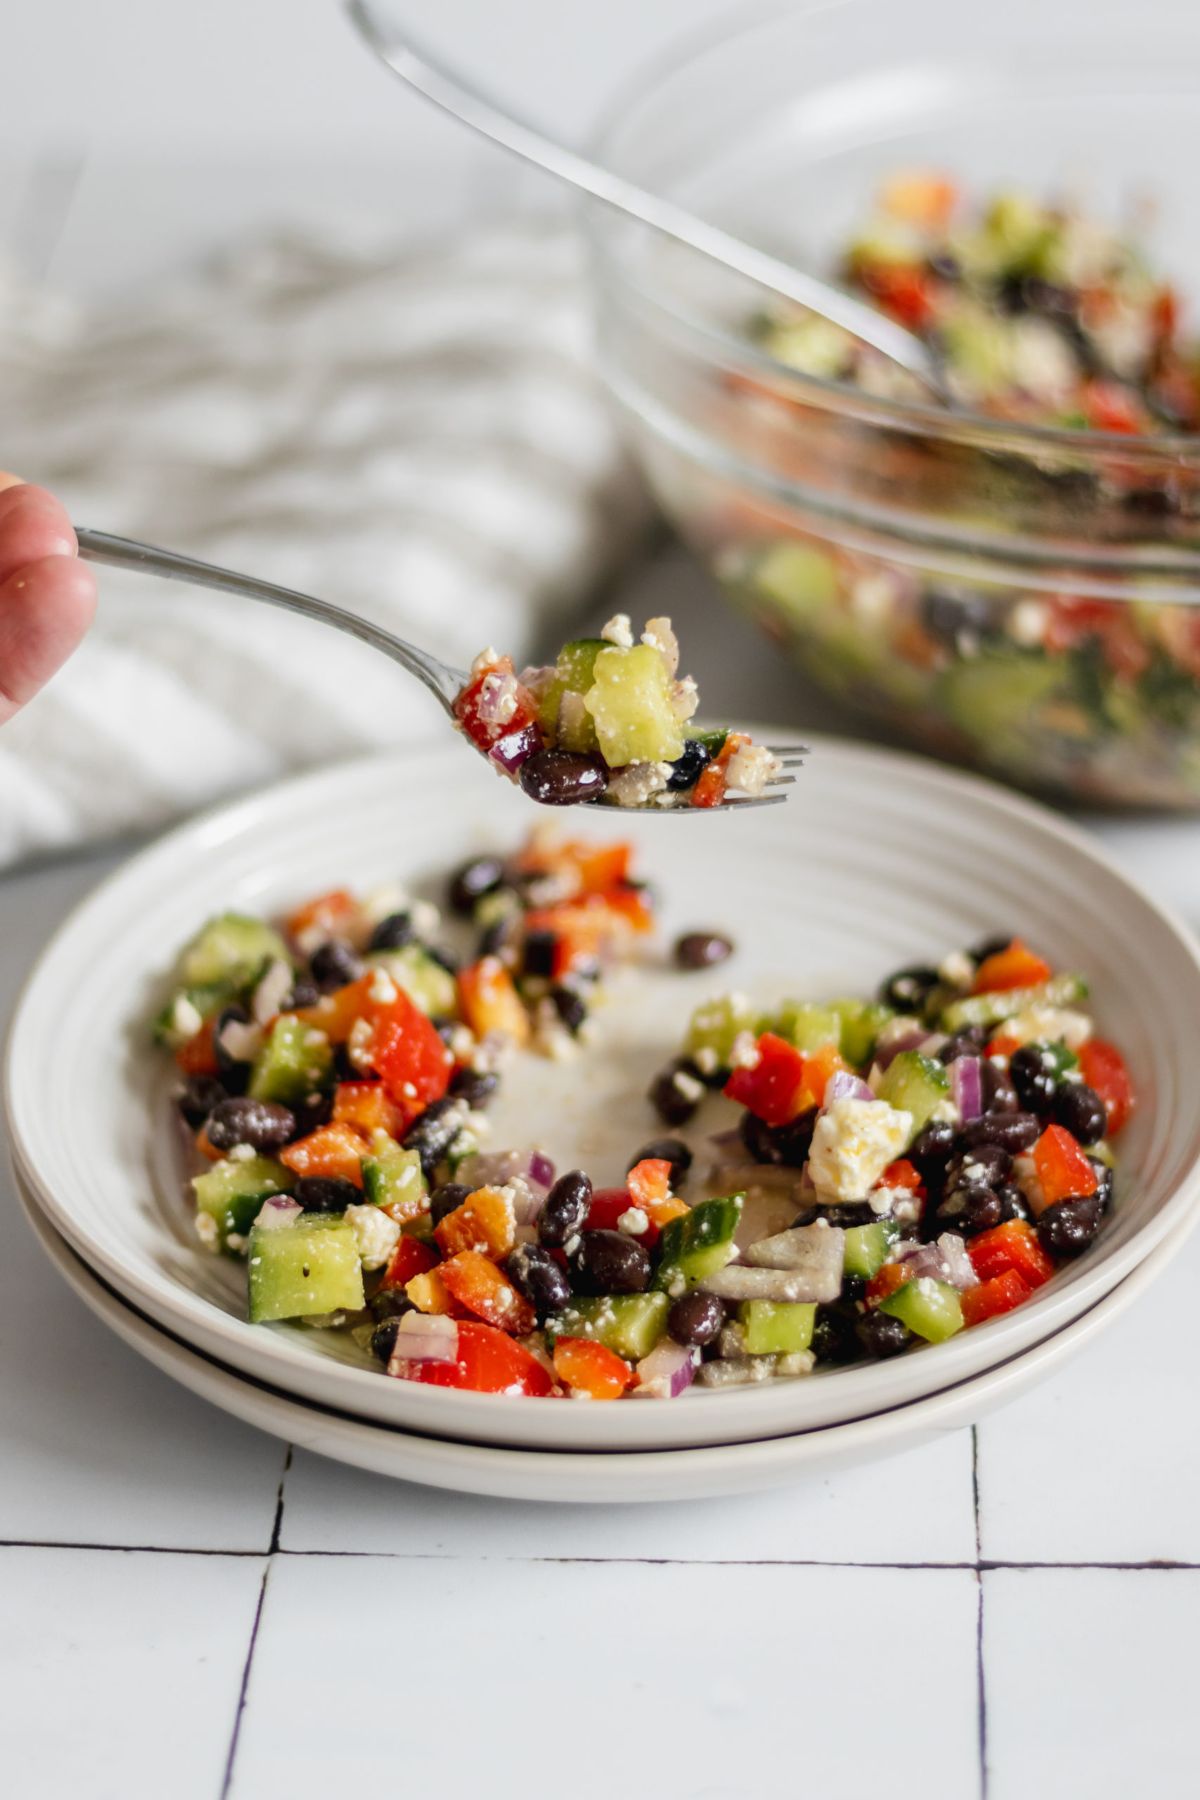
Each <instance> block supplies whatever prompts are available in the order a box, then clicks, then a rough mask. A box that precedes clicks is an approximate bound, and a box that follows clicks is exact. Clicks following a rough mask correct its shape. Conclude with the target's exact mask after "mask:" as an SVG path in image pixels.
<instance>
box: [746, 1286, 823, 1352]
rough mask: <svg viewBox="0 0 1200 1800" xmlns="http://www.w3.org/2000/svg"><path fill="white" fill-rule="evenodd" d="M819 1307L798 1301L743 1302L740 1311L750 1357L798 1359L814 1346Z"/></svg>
mask: <svg viewBox="0 0 1200 1800" xmlns="http://www.w3.org/2000/svg"><path fill="white" fill-rule="evenodd" d="M816 1317H817V1309H816V1307H815V1306H813V1305H810V1304H808V1303H805V1302H802V1301H795V1300H743V1302H742V1304H741V1306H740V1307H739V1308H738V1319H739V1320H740V1322H741V1327H742V1333H743V1340H744V1342H745V1346H746V1354H747V1355H748V1356H794V1355H796V1354H797V1353H798V1352H799V1351H801V1350H807V1349H808V1347H809V1345H810V1344H811V1343H812V1334H813V1326H814V1324H815V1323H816Z"/></svg>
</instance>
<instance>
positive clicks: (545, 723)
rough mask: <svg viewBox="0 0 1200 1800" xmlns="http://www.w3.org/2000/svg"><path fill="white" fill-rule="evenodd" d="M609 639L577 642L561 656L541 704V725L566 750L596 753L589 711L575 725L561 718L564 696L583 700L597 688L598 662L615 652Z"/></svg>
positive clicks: (594, 732)
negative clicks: (590, 689)
mask: <svg viewBox="0 0 1200 1800" xmlns="http://www.w3.org/2000/svg"><path fill="white" fill-rule="evenodd" d="M611 647H612V646H611V645H610V644H609V642H608V640H607V638H575V639H574V641H573V642H572V643H569V644H564V645H563V647H562V649H561V650H560V651H559V653H558V660H557V662H556V663H555V667H554V675H553V677H552V678H551V680H550V681H549V682H547V684H546V687H545V689H544V690H543V693H542V697H541V700H540V701H539V703H538V723H539V724H540V725H541V727H542V730H543V731H545V732H548V733H549V734H550V735H551V736H552V737H553V738H554V739H555V741H556V743H557V745H558V747H559V748H560V749H562V750H579V751H584V752H590V751H592V750H595V749H596V727H595V725H594V723H593V721H592V716H591V714H590V713H589V712H588V711H587V710H586V708H585V709H583V711H582V712H581V713H580V715H579V716H578V718H577V719H576V720H575V722H574V725H573V726H572V724H570V723H568V722H567V721H565V720H561V719H560V718H559V708H560V706H561V705H562V697H563V695H564V694H568V693H569V694H578V695H579V697H580V698H581V699H582V698H583V696H584V694H586V693H587V691H588V689H589V688H590V687H592V686H593V685H594V684H595V679H596V673H595V671H596V658H597V657H598V656H599V654H600V652H601V651H602V650H608V649H611Z"/></svg>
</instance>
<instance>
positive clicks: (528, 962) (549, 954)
mask: <svg viewBox="0 0 1200 1800" xmlns="http://www.w3.org/2000/svg"><path fill="white" fill-rule="evenodd" d="M557 949H558V938H557V937H556V935H555V934H554V932H553V931H527V932H526V933H525V944H524V948H523V950H522V953H521V959H522V962H523V963H524V967H525V973H526V975H544V976H546V977H547V978H549V977H550V976H551V975H553V973H554V953H555V951H556V950H557Z"/></svg>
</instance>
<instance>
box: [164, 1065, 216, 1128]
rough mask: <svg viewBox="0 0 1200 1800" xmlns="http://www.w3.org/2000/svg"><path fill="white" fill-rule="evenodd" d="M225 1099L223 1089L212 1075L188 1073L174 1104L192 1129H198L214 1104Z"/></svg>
mask: <svg viewBox="0 0 1200 1800" xmlns="http://www.w3.org/2000/svg"><path fill="white" fill-rule="evenodd" d="M224 1099H225V1089H224V1088H223V1087H222V1086H221V1083H220V1082H219V1081H218V1080H217V1079H216V1077H215V1076H214V1075H189V1076H188V1078H187V1080H186V1081H185V1082H184V1084H183V1092H182V1093H181V1094H180V1096H179V1098H178V1100H177V1101H176V1103H175V1104H176V1105H177V1106H178V1108H179V1110H180V1112H181V1113H182V1114H183V1116H184V1118H185V1119H186V1120H187V1123H188V1124H189V1125H190V1126H191V1128H192V1130H193V1131H199V1129H200V1127H201V1125H203V1123H204V1121H205V1119H207V1117H208V1115H209V1113H210V1112H211V1111H212V1110H213V1107H214V1106H217V1105H219V1104H220V1102H221V1101H222V1100H224Z"/></svg>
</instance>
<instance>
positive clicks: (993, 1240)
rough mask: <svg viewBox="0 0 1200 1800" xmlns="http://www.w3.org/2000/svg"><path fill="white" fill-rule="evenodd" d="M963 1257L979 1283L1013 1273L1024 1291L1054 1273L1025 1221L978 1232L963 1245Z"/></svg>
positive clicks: (1038, 1284) (1044, 1280)
mask: <svg viewBox="0 0 1200 1800" xmlns="http://www.w3.org/2000/svg"><path fill="white" fill-rule="evenodd" d="M967 1255H968V1256H969V1257H970V1259H971V1267H972V1268H973V1269H974V1271H975V1273H976V1274H977V1275H978V1277H979V1279H980V1281H990V1280H991V1279H992V1277H993V1276H994V1275H1003V1274H1005V1273H1006V1272H1007V1271H1008V1270H1009V1269H1015V1270H1016V1272H1017V1274H1018V1275H1019V1276H1020V1277H1021V1280H1022V1281H1023V1282H1024V1283H1025V1285H1026V1287H1029V1288H1036V1287H1041V1286H1042V1284H1043V1282H1046V1281H1049V1279H1050V1277H1051V1276H1052V1275H1053V1273H1054V1264H1053V1262H1052V1261H1051V1260H1050V1258H1049V1257H1048V1256H1047V1255H1046V1252H1045V1251H1044V1250H1043V1249H1042V1246H1041V1244H1040V1243H1039V1242H1038V1235H1037V1232H1036V1231H1035V1230H1034V1229H1033V1226H1032V1225H1031V1224H1030V1223H1029V1221H1028V1220H1027V1219H1009V1220H1008V1221H1007V1222H1006V1223H1005V1224H1003V1225H994V1226H993V1227H992V1229H991V1230H990V1231H981V1232H980V1234H979V1236H978V1237H977V1238H973V1239H972V1240H971V1242H970V1243H969V1244H968V1245H967Z"/></svg>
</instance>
